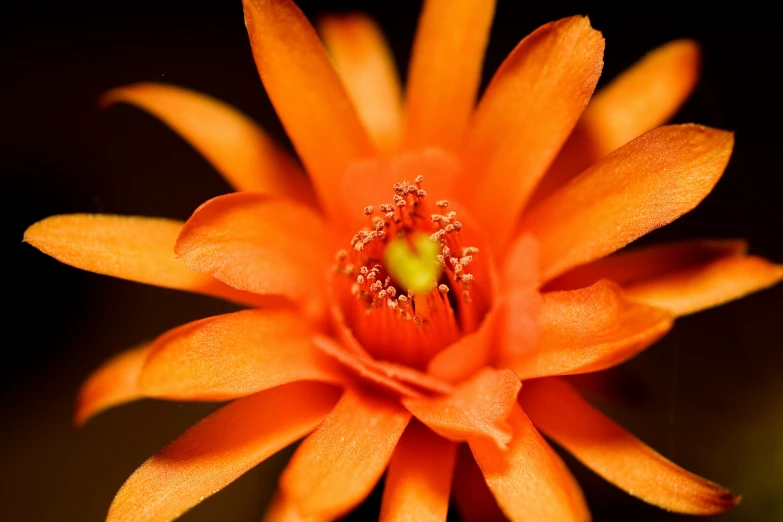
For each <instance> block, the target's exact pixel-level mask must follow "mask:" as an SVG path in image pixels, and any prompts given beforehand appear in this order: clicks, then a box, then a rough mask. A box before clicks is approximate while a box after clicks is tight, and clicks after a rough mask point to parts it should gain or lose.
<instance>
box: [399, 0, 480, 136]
mask: <svg viewBox="0 0 783 522" xmlns="http://www.w3.org/2000/svg"><path fill="white" fill-rule="evenodd" d="M494 12H495V2H494V0H458V1H454V0H427V1H425V2H424V7H423V9H422V13H421V17H420V18H419V27H418V29H417V31H416V40H415V41H414V44H413V54H412V56H411V62H410V68H409V70H408V83H407V87H406V93H405V109H406V114H405V115H406V128H405V141H406V144H407V146H408V147H409V148H425V147H442V148H445V149H454V148H455V147H457V146H458V145H459V143H460V140H461V138H462V134H463V132H464V130H465V126H466V124H467V121H468V118H469V117H470V113H471V112H472V110H473V105H474V103H475V101H476V92H477V91H478V86H479V82H480V81H481V65H482V63H483V61H484V50H485V49H486V46H487V40H488V38H489V28H490V26H491V25H492V17H493V15H494Z"/></svg>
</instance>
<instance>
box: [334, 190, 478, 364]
mask: <svg viewBox="0 0 783 522" xmlns="http://www.w3.org/2000/svg"><path fill="white" fill-rule="evenodd" d="M423 181H424V177H423V176H422V175H418V176H416V178H415V179H414V181H413V183H410V182H409V181H408V180H404V181H402V182H399V183H395V184H394V185H393V187H392V189H393V193H392V194H391V196H392V197H391V198H390V202H388V203H382V204H380V205H379V206H377V207H376V206H373V205H368V206H367V207H365V208H364V214H365V216H366V220H367V225H365V226H364V227H362V229H361V230H359V231H358V232H357V233H356V234H355V235H354V236H353V238H352V239H351V241H350V248H348V249H345V250H341V251H339V252H338V253H337V256H336V259H337V266H336V269H335V273H334V276H333V277H332V280H331V281H332V282H331V284H332V295H333V298H334V299H335V300H336V304H337V306H338V308H339V309H340V320H341V322H342V321H344V322H345V326H347V327H348V328H349V329H350V330H351V331H352V332H353V334H354V335H355V337H356V339H357V340H358V341H359V343H361V345H362V346H363V347H364V349H365V350H366V351H367V352H368V353H369V354H370V355H372V356H373V357H374V358H376V359H380V360H386V361H393V362H397V363H401V364H404V365H406V366H410V367H413V368H417V369H421V370H423V369H424V368H426V366H427V363H428V362H429V361H430V359H432V357H433V356H434V355H435V354H437V353H438V352H440V351H441V350H442V349H444V348H445V347H447V346H449V345H450V344H452V343H454V342H456V341H457V340H458V339H459V338H460V337H461V336H462V335H464V334H466V333H470V332H473V331H475V330H476V329H477V328H478V326H479V324H480V323H481V320H482V319H483V317H484V314H485V313H486V311H487V310H488V308H489V303H490V295H489V290H490V286H491V285H489V284H488V282H487V278H485V277H482V276H483V275H484V273H485V272H486V269H484V268H483V267H482V263H486V261H485V260H482V258H481V255H480V254H479V248H478V247H476V246H475V244H474V243H473V241H472V239H473V238H472V234H471V235H466V234H464V225H463V223H462V222H461V221H460V218H459V217H458V215H457V214H458V213H457V211H455V210H453V208H452V207H451V206H450V204H449V201H447V200H443V199H439V200H436V199H434V198H431V197H429V196H428V194H427V192H426V191H425V190H424V189H423V188H422V184H423ZM468 237H470V238H471V239H470V240H468ZM422 238H423V239H422ZM422 241H424V242H425V243H426V242H432V246H433V247H434V248H432V249H430V248H428V247H429V244H425V245H423V244H422ZM401 243H402V244H403V248H408V249H409V250H410V255H408V256H406V255H403V256H400V255H397V253H396V252H397V251H398V250H399V247H400V244H401ZM423 246H427V248H423ZM427 250H429V251H432V253H431V254H429V255H428V254H426V253H425V251H427ZM390 254H394V255H390ZM411 256H412V257H411ZM415 256H419V257H415ZM404 263H411V266H398V265H401V264H404ZM429 263H432V265H434V266H435V267H436V268H437V270H429ZM417 267H418V268H417ZM411 269H413V270H418V269H420V270H421V271H422V273H423V274H427V275H426V277H428V278H429V280H428V281H426V282H425V284H423V285H422V284H418V285H417V288H410V287H409V284H407V283H406V282H405V281H404V278H403V277H401V276H400V275H399V274H402V273H405V272H406V271H407V272H410V270H411Z"/></svg>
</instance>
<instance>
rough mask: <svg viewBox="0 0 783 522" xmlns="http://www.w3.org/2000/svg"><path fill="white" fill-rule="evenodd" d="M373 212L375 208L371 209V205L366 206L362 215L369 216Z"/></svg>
mask: <svg viewBox="0 0 783 522" xmlns="http://www.w3.org/2000/svg"><path fill="white" fill-rule="evenodd" d="M373 212H375V207H373V206H372V205H367V206H366V207H364V214H365V215H367V216H369V215H370V214H372V213H373Z"/></svg>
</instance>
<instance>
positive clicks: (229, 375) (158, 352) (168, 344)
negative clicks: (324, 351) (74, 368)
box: [139, 310, 341, 401]
mask: <svg viewBox="0 0 783 522" xmlns="http://www.w3.org/2000/svg"><path fill="white" fill-rule="evenodd" d="M312 333H313V332H312V330H311V328H310V327H309V326H308V325H307V324H306V323H304V321H303V320H302V318H301V317H299V316H298V314H297V315H295V314H294V313H292V312H290V311H285V310H243V311H241V312H235V313H232V314H225V315H218V316H214V317H208V318H206V319H201V320H199V321H194V322H192V323H188V324H186V325H183V326H180V327H178V328H175V329H173V330H171V331H169V332H167V333H165V334H164V335H162V336H161V337H159V338H158V339H157V340H156V341H155V342H153V343H152V352H151V353H150V355H149V357H148V358H147V361H146V363H145V364H144V368H143V370H142V372H141V376H140V377H139V387H140V388H141V389H142V390H144V392H145V394H146V395H147V396H149V397H161V398H166V399H173V400H210V401H212V400H214V401H222V400H229V399H234V398H237V397H243V396H245V395H250V394H252V393H256V392H259V391H261V390H266V389H268V388H273V387H275V386H280V385H281V384H286V383H289V382H295V381H307V380H313V381H323V382H329V383H333V384H339V383H340V382H341V378H340V377H339V374H338V373H337V372H335V370H334V369H333V368H332V364H331V361H329V360H328V359H326V358H325V357H323V356H322V355H321V354H319V353H318V351H317V350H316V349H315V348H313V346H312V344H311V343H310V338H311V336H312Z"/></svg>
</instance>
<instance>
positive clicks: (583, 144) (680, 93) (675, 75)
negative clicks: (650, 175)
mask: <svg viewBox="0 0 783 522" xmlns="http://www.w3.org/2000/svg"><path fill="white" fill-rule="evenodd" d="M700 68H701V52H700V50H699V44H697V43H696V42H694V41H693V40H675V41H673V42H669V43H667V44H665V45H662V46H661V47H659V48H657V49H654V50H653V51H650V52H649V53H648V54H647V55H646V56H645V57H644V58H642V59H641V60H639V61H638V62H637V63H636V64H634V65H633V66H632V67H631V68H630V69H628V70H627V71H625V72H624V73H622V74H621V75H620V76H618V77H617V78H615V79H614V80H613V81H612V82H611V83H610V84H609V85H607V86H606V87H604V88H603V89H600V90H599V91H598V92H596V93H595V96H593V98H592V99H591V100H590V104H589V105H588V106H587V109H585V112H584V113H583V114H582V117H581V118H580V119H579V121H578V122H577V124H576V127H574V131H573V132H572V133H571V136H569V138H568V141H566V143H565V145H563V148H562V150H561V151H560V153H559V154H558V155H557V159H556V160H555V162H554V163H553V164H552V166H551V167H550V169H549V170H548V171H547V173H546V176H544V178H543V179H542V180H541V183H540V184H539V186H538V187H537V188H536V191H535V193H534V195H533V197H532V198H531V200H530V204H531V205H535V204H536V203H537V202H538V201H541V200H542V199H544V198H545V197H546V196H548V195H549V194H551V193H552V192H553V191H554V190H555V189H557V188H558V187H560V186H562V185H564V184H565V183H566V182H567V181H568V180H569V179H571V178H573V177H574V176H576V175H577V174H579V173H580V172H581V171H582V170H584V169H586V168H587V167H589V166H590V165H592V164H593V163H595V162H596V161H598V160H599V159H601V158H603V157H604V156H606V155H607V154H609V153H610V152H612V151H613V150H615V149H616V148H618V147H620V146H622V145H624V144H625V143H627V142H629V141H631V140H632V139H634V138H636V137H637V136H639V135H641V134H643V133H645V132H647V131H649V130H651V129H654V128H655V127H657V126H659V125H663V124H664V123H666V122H667V121H668V120H669V118H671V117H672V116H673V115H674V113H675V112H677V110H678V109H679V108H680V106H681V105H682V103H683V102H684V101H685V100H686V99H687V98H688V96H689V95H690V94H691V92H692V91H693V88H694V87H695V85H696V81H697V80H698V79H699V69H700Z"/></svg>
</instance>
